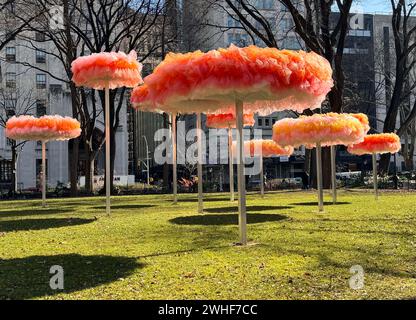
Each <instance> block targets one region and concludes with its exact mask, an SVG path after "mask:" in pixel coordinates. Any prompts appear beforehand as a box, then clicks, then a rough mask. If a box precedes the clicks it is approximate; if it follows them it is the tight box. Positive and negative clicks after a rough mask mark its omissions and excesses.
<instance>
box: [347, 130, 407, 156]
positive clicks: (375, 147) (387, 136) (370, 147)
mask: <svg viewBox="0 0 416 320" xmlns="http://www.w3.org/2000/svg"><path fill="white" fill-rule="evenodd" d="M400 148H401V143H400V138H399V136H398V135H397V134H395V133H380V134H369V135H367V136H365V137H364V141H362V142H360V143H357V144H353V145H350V146H348V152H349V153H352V154H356V155H363V154H373V153H388V152H390V153H396V152H398V151H399V150H400Z"/></svg>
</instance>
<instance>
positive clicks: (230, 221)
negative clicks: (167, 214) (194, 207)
mask: <svg viewBox="0 0 416 320" xmlns="http://www.w3.org/2000/svg"><path fill="white" fill-rule="evenodd" d="M284 219H287V217H286V216H283V215H280V214H260V213H259V214H254V213H247V223H263V222H272V221H281V220H284ZM169 222H171V223H174V224H184V225H236V224H238V214H201V215H198V216H187V217H177V218H173V219H171V220H169Z"/></svg>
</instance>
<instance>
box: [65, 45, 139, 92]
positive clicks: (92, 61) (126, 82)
mask: <svg viewBox="0 0 416 320" xmlns="http://www.w3.org/2000/svg"><path fill="white" fill-rule="evenodd" d="M71 67H72V68H71V70H72V74H73V76H72V81H74V83H75V84H76V85H77V86H84V87H89V88H93V89H98V90H101V89H104V88H105V87H106V86H107V85H108V86H109V88H110V89H115V88H118V87H130V88H133V87H135V86H137V85H139V84H140V83H142V82H143V80H142V77H141V75H140V72H141V70H142V65H141V64H140V63H139V62H138V61H137V55H136V52H135V51H131V52H130V53H129V54H128V55H127V54H125V53H124V52H101V53H93V54H91V55H89V56H84V57H79V58H77V59H76V60H74V61H73V62H72V65H71Z"/></svg>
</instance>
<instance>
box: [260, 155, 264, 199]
mask: <svg viewBox="0 0 416 320" xmlns="http://www.w3.org/2000/svg"><path fill="white" fill-rule="evenodd" d="M260 195H261V196H262V197H264V168H263V152H262V154H261V156H260Z"/></svg>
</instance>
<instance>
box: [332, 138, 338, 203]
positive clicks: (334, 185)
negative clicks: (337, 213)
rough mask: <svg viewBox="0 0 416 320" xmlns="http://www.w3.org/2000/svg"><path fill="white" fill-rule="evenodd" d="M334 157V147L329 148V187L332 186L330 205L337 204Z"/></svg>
mask: <svg viewBox="0 0 416 320" xmlns="http://www.w3.org/2000/svg"><path fill="white" fill-rule="evenodd" d="M335 157H336V149H335V146H331V181H332V183H331V185H332V203H333V204H336V203H337V175H336V171H337V168H336V164H335Z"/></svg>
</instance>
